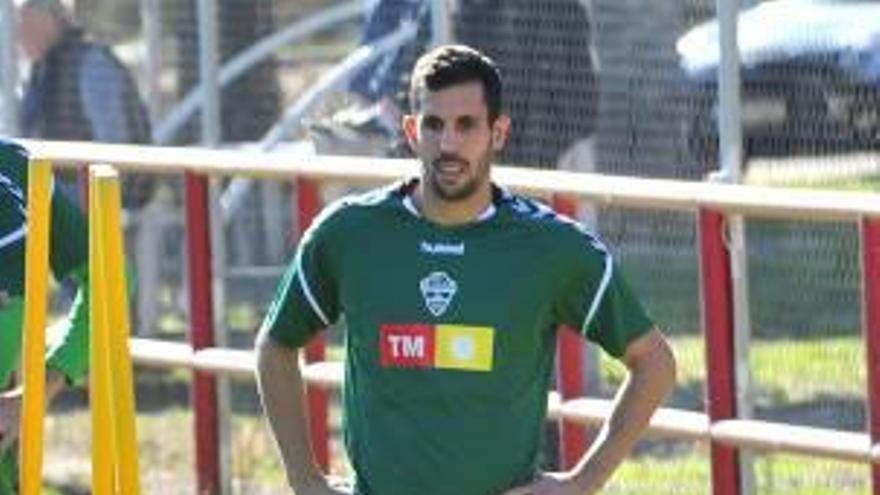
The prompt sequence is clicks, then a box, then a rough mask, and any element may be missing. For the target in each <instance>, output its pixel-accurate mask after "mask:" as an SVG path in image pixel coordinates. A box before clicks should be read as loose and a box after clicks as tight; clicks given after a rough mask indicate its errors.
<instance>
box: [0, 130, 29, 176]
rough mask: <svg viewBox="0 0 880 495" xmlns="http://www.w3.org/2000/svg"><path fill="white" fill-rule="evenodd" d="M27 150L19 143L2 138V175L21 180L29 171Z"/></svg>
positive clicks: (0, 148) (0, 166) (0, 164)
mask: <svg viewBox="0 0 880 495" xmlns="http://www.w3.org/2000/svg"><path fill="white" fill-rule="evenodd" d="M29 157H30V155H29V154H28V152H27V150H26V149H25V148H24V147H23V146H21V145H20V144H18V143H15V142H13V141H9V140H7V139H3V138H0V174H2V175H4V176H6V177H8V178H19V176H20V175H22V174H24V173H25V171H26V170H27V163H28V158H29Z"/></svg>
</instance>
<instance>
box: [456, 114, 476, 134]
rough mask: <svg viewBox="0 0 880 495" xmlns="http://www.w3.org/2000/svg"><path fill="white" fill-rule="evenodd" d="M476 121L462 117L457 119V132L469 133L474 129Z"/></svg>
mask: <svg viewBox="0 0 880 495" xmlns="http://www.w3.org/2000/svg"><path fill="white" fill-rule="evenodd" d="M476 125H477V121H476V119H474V118H473V117H462V118H460V119H458V130H459V131H462V132H466V131H470V130H472V129H473V128H474V127H476Z"/></svg>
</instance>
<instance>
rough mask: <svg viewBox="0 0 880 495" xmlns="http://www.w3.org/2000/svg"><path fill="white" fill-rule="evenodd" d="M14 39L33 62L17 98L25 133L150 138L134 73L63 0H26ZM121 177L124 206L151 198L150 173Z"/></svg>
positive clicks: (77, 138) (103, 138)
mask: <svg viewBox="0 0 880 495" xmlns="http://www.w3.org/2000/svg"><path fill="white" fill-rule="evenodd" d="M19 41H20V43H21V47H22V49H23V51H24V54H25V56H26V57H27V58H28V59H29V60H30V61H31V64H32V65H31V69H30V74H29V77H28V80H27V83H26V85H25V91H24V100H23V102H22V122H21V124H22V125H21V128H22V133H23V135H24V136H25V137H30V138H36V139H52V140H64V141H99V142H107V143H140V144H145V143H149V142H150V140H151V139H150V122H149V118H148V116H147V111H146V107H145V106H144V104H143V102H142V100H141V98H140V95H139V94H138V91H137V87H136V85H135V84H134V80H133V78H132V75H131V73H130V72H129V71H128V69H127V68H126V67H125V65H123V64H122V62H121V61H120V60H119V59H118V58H117V57H116V55H115V54H114V53H113V51H112V50H110V48H109V47H108V46H106V45H103V44H100V43H97V42H94V41H92V40H90V39H89V38H88V37H87V36H86V35H85V32H84V31H83V29H82V28H80V27H79V26H77V25H76V23H75V22H74V21H73V17H72V15H71V14H70V12H69V11H68V10H67V8H66V7H65V6H64V5H63V4H62V3H61V0H27V1H26V2H25V3H24V4H23V5H22V7H21V10H20V13H19ZM126 182H127V184H126V191H125V194H124V195H123V200H124V201H125V206H126V207H128V208H132V207H134V208H139V207H141V206H143V205H144V204H145V203H146V202H147V201H149V199H150V197H151V196H152V193H153V189H154V181H153V179H152V177H150V176H142V175H133V174H128V177H126Z"/></svg>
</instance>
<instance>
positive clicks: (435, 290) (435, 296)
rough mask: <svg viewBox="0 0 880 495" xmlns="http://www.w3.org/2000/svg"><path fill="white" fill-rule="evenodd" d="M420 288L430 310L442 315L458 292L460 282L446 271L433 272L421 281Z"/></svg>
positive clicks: (432, 312)
mask: <svg viewBox="0 0 880 495" xmlns="http://www.w3.org/2000/svg"><path fill="white" fill-rule="evenodd" d="M419 289H420V290H421V292H422V298H423V299H424V300H425V306H426V307H427V308H428V311H430V312H431V314H432V315H434V316H440V315H442V314H443V313H445V312H446V309H447V308H449V304H450V303H451V302H452V299H453V298H454V297H455V293H456V292H458V283H457V282H456V281H455V280H453V279H452V278H451V277H450V276H449V275H447V274H446V272H431V274H430V275H428V276H427V277H425V278H423V279H422V281H421V282H419Z"/></svg>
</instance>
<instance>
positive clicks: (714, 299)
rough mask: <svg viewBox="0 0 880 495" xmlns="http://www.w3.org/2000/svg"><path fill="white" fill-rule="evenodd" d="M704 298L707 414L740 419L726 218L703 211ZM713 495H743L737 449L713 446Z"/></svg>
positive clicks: (700, 224)
mask: <svg viewBox="0 0 880 495" xmlns="http://www.w3.org/2000/svg"><path fill="white" fill-rule="evenodd" d="M698 228H699V243H700V298H701V305H702V313H703V332H704V340H705V342H706V385H707V390H706V396H707V397H706V409H707V413H708V415H709V420H710V421H712V422H714V421H718V420H721V419H730V418H735V417H736V371H735V363H734V324H733V290H732V287H731V272H730V255H729V253H728V251H727V246H726V245H725V217H724V215H723V214H722V213H720V212H717V211H713V210H709V209H705V208H704V209H700V211H699V213H698ZM710 451H711V458H712V493H713V494H714V495H740V494H741V493H742V486H741V484H740V482H741V480H740V476H739V453H738V452H737V449H735V448H733V447H727V446H723V445H719V444H717V443H716V442H712V443H711V444H710Z"/></svg>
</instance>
